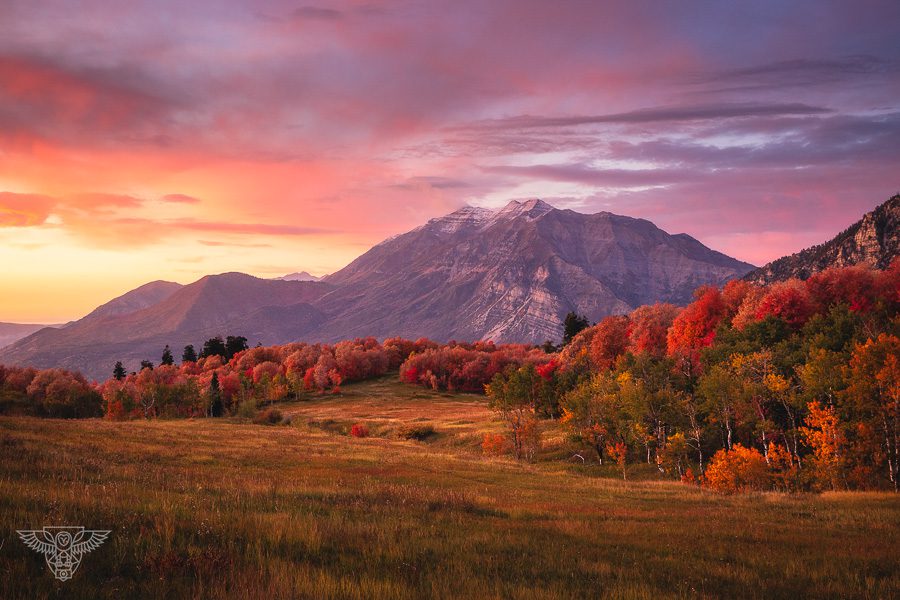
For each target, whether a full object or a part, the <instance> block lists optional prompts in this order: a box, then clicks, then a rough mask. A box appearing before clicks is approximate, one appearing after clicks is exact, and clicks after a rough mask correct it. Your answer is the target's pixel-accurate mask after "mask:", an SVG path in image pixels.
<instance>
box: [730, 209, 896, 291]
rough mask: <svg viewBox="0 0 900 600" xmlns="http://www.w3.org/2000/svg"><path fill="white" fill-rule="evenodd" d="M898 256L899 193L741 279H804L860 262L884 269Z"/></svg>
mask: <svg viewBox="0 0 900 600" xmlns="http://www.w3.org/2000/svg"><path fill="white" fill-rule="evenodd" d="M898 255H900V194H898V195H896V196H893V197H892V198H891V199H890V200H888V201H887V202H885V203H884V204H881V205H880V206H878V207H877V208H876V209H875V210H873V211H872V212H869V213H866V214H865V215H864V216H863V218H862V219H860V220H859V221H857V222H856V223H854V224H853V225H851V226H850V227H848V228H847V229H845V230H844V231H842V232H841V233H839V234H838V235H837V236H836V237H834V238H833V239H832V240H830V241H828V242H825V243H824V244H819V245H818V246H812V247H811V248H807V249H806V250H802V251H800V252H798V253H796V254H791V255H790V256H785V257H783V258H779V259H778V260H775V261H773V262H770V263H769V264H767V265H765V266H762V267H760V268H759V269H756V270H754V271H751V272H750V273H748V274H747V275H745V276H744V279H746V280H747V281H750V282H752V283H757V284H766V283H772V282H775V281H784V280H785V279H790V278H792V277H796V278H798V279H807V278H809V277H810V276H812V275H814V274H816V273H818V272H819V271H824V270H825V269H828V268H829V267H846V266H850V265H856V264H860V263H866V264H869V265H872V266H873V267H875V268H878V269H886V268H887V267H888V265H890V264H891V261H893V260H894V259H895V258H897V256H898Z"/></svg>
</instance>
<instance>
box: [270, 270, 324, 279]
mask: <svg viewBox="0 0 900 600" xmlns="http://www.w3.org/2000/svg"><path fill="white" fill-rule="evenodd" d="M276 279H278V280H281V281H322V278H321V277H316V276H315V275H310V274H309V273H307V272H306V271H300V272H299V273H289V274H287V275H285V276H284V277H276Z"/></svg>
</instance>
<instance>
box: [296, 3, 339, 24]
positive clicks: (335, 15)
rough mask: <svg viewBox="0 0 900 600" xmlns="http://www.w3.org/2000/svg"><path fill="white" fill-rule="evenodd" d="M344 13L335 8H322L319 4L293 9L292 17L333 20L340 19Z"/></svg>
mask: <svg viewBox="0 0 900 600" xmlns="http://www.w3.org/2000/svg"><path fill="white" fill-rule="evenodd" d="M342 16H343V13H342V12H341V11H339V10H337V9H334V8H322V7H318V6H300V7H298V8H295V9H294V10H293V11H291V17H292V18H294V19H314V20H325V21H333V20H335V19H340V18H341V17H342Z"/></svg>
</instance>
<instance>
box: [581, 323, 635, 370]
mask: <svg viewBox="0 0 900 600" xmlns="http://www.w3.org/2000/svg"><path fill="white" fill-rule="evenodd" d="M630 325H631V321H629V319H628V317H626V316H623V315H613V316H609V317H606V318H605V319H603V320H602V321H600V322H599V323H597V325H596V327H595V330H596V331H595V333H594V337H593V340H592V341H591V349H590V353H591V360H592V362H593V363H594V365H595V366H596V367H597V368H598V369H601V370H602V369H611V368H612V367H613V365H615V363H616V359H617V358H619V357H620V356H621V355H623V354H624V353H625V351H626V350H627V349H628V329H629V327H630Z"/></svg>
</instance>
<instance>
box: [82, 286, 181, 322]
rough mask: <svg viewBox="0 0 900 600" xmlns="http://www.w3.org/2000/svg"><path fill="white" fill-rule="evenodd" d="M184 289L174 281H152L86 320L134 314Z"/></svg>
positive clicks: (100, 309) (108, 303)
mask: <svg viewBox="0 0 900 600" xmlns="http://www.w3.org/2000/svg"><path fill="white" fill-rule="evenodd" d="M182 287H184V286H182V285H181V284H180V283H174V282H172V281H151V282H150V283H145V284H144V285H142V286H141V287H139V288H135V289H133V290H131V291H130V292H128V293H126V294H123V295H121V296H119V297H118V298H115V299H113V300H110V301H109V302H107V303H106V304H103V305H101V306H98V307H97V308H95V309H94V310H93V311H91V312H90V313H89V314H88V315H87V316H86V317H85V319H99V318H102V317H111V316H115V315H125V314H128V313H132V312H134V311H137V310H141V309H142V308H147V307H150V306H153V305H154V304H159V303H160V302H162V301H163V300H165V299H166V298H168V297H169V296H171V295H172V294H174V293H175V292H177V291H178V290H180V289H181V288H182Z"/></svg>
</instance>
